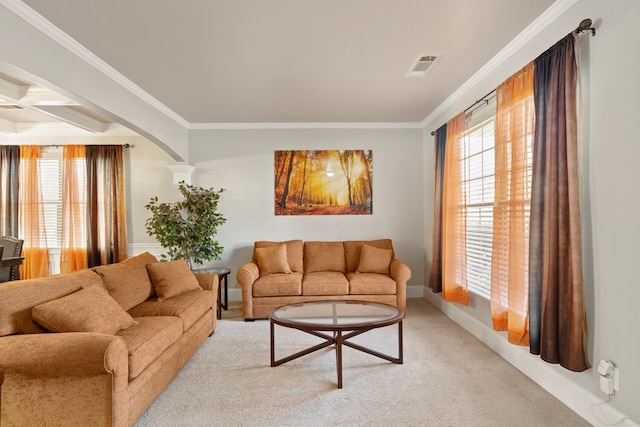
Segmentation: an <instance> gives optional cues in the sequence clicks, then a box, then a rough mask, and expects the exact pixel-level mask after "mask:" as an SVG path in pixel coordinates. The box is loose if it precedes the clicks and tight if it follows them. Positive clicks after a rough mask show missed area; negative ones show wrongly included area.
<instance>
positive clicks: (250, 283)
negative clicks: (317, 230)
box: [236, 239, 411, 320]
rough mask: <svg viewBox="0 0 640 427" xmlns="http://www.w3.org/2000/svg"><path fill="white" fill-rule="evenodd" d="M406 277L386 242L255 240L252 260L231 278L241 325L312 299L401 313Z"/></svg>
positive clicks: (406, 269)
mask: <svg viewBox="0 0 640 427" xmlns="http://www.w3.org/2000/svg"><path fill="white" fill-rule="evenodd" d="M410 278H411V270H410V269H409V267H408V266H407V265H406V264H405V263H403V262H402V261H399V260H397V259H396V258H395V254H394V252H393V244H392V242H391V240H390V239H379V240H368V241H344V242H303V241H302V240H289V241H286V242H270V241H257V242H255V243H254V248H253V259H252V260H251V262H248V263H247V264H244V265H243V266H242V267H240V269H239V270H238V272H237V274H236V279H237V281H238V283H239V284H240V286H241V287H242V313H243V316H244V318H245V320H250V319H262V318H266V317H268V316H269V312H270V311H271V310H273V309H274V308H277V307H280V306H282V305H285V304H293V303H296V302H304V301H315V300H364V301H373V302H381V303H386V304H390V305H393V306H395V307H398V308H400V309H402V310H404V309H406V304H407V281H408V280H409V279H410Z"/></svg>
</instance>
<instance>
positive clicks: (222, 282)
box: [193, 267, 231, 320]
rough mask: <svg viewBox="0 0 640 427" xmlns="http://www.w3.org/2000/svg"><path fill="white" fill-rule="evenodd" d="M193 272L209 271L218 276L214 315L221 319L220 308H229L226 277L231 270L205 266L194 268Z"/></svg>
mask: <svg viewBox="0 0 640 427" xmlns="http://www.w3.org/2000/svg"><path fill="white" fill-rule="evenodd" d="M193 272H194V273H209V274H215V275H217V276H218V282H219V283H218V306H217V309H216V317H217V318H218V320H220V319H222V310H223V309H224V310H228V309H229V282H228V280H229V279H228V277H229V274H230V273H231V270H230V269H228V268H226V267H205V268H196V269H195V270H193ZM223 286H224V302H223V301H222V287H223Z"/></svg>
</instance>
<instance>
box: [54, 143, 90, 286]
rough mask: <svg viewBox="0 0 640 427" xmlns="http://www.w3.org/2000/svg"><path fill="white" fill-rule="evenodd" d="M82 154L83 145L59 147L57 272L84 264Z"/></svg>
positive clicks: (80, 267) (64, 271) (72, 269)
mask: <svg viewBox="0 0 640 427" xmlns="http://www.w3.org/2000/svg"><path fill="white" fill-rule="evenodd" d="M85 157H86V156H85V146H84V145H65V146H64V147H63V151H62V224H61V234H62V244H61V253H60V272H61V273H68V272H71V271H74V270H79V269H82V268H87V267H88V260H87V208H86V203H87V197H86V194H87V185H86V175H87V171H86V169H87V168H86V160H85Z"/></svg>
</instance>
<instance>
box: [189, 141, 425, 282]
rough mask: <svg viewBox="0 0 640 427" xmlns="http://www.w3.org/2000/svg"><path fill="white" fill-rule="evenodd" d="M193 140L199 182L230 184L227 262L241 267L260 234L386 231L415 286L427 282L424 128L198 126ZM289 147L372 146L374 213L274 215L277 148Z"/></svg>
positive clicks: (357, 235)
mask: <svg viewBox="0 0 640 427" xmlns="http://www.w3.org/2000/svg"><path fill="white" fill-rule="evenodd" d="M189 140H190V143H189V156H190V158H191V159H192V164H193V165H194V166H196V167H197V169H196V171H195V172H194V181H196V182H197V183H198V185H202V186H207V187H215V188H220V187H223V188H225V189H226V191H225V192H224V193H223V194H222V197H221V201H220V208H221V210H222V212H223V213H224V214H225V216H226V217H227V219H228V221H227V223H226V224H225V225H223V226H222V227H221V228H220V233H219V240H220V242H221V243H222V244H223V246H224V247H225V253H224V254H223V260H222V261H221V263H222V264H225V265H229V266H230V267H232V269H234V270H235V269H237V268H238V267H239V266H240V265H241V264H243V263H244V262H246V261H248V260H249V259H250V258H251V251H252V246H253V242H254V241H255V240H287V239H302V240H337V241H339V240H361V239H362V240H366V239H376V238H387V237H388V238H391V239H393V242H394V248H395V251H396V255H397V257H398V258H400V259H402V260H403V261H405V262H407V263H408V264H409V266H410V268H411V269H412V271H413V277H412V279H411V281H410V282H409V285H410V286H418V287H421V286H422V284H423V283H424V278H423V271H424V265H423V262H424V249H423V247H422V224H423V211H422V197H423V193H424V190H423V187H422V181H423V180H422V160H421V159H422V130H421V129H288V130H287V129H280V130H273V129H271V130H197V131H196V130H192V131H191V132H190V134H189ZM287 149H299V150H304V149H309V150H312V149H313V150H328V149H338V150H340V149H365V150H369V149H370V150H373V214H372V215H346V216H345V215H336V216H331V215H329V216H275V215H274V189H273V168H274V150H287ZM233 282H234V285H235V280H233Z"/></svg>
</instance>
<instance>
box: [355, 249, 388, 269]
mask: <svg viewBox="0 0 640 427" xmlns="http://www.w3.org/2000/svg"><path fill="white" fill-rule="evenodd" d="M392 256H393V251H392V250H391V249H380V248H375V247H373V246H369V245H362V250H361V251H360V263H359V264H358V268H357V269H356V272H357V273H378V274H387V275H388V274H389V266H390V265H391V257H392Z"/></svg>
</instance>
